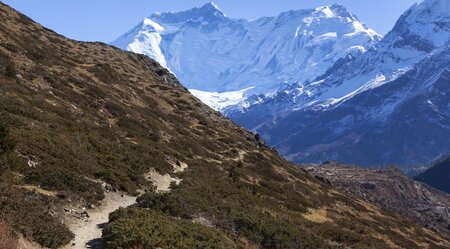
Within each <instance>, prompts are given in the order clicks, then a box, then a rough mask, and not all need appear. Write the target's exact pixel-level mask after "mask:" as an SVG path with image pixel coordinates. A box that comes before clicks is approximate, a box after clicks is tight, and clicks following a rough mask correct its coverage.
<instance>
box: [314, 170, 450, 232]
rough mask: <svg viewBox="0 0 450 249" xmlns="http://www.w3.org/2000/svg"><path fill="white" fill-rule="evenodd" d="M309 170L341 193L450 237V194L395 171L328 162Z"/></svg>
mask: <svg viewBox="0 0 450 249" xmlns="http://www.w3.org/2000/svg"><path fill="white" fill-rule="evenodd" d="M306 170H307V171H308V172H309V173H311V174H312V175H314V176H316V177H317V178H321V179H326V180H327V181H329V182H331V184H332V185H333V186H334V187H337V188H338V189H340V190H342V191H345V192H347V193H349V194H352V195H355V196H358V197H359V198H362V199H364V200H365V201H368V202H370V203H372V204H374V205H377V206H380V207H383V208H386V209H387V210H390V211H392V212H394V213H396V214H398V215H400V216H402V217H405V218H407V219H409V220H411V221H413V222H419V223H421V224H423V225H425V226H428V227H430V228H433V229H436V230H438V231H440V232H441V233H443V234H446V235H447V236H450V231H448V228H449V227H448V224H449V222H450V216H449V214H450V195H448V194H446V193H443V192H441V191H439V190H436V189H434V188H432V187H429V186H428V185H426V184H424V183H420V182H416V181H414V180H413V179H411V178H409V177H407V176H405V175H403V174H402V173H401V172H400V171H399V170H397V169H395V168H382V169H363V168H359V167H356V166H350V165H342V164H339V163H335V162H329V163H326V164H323V165H318V166H307V167H306Z"/></svg>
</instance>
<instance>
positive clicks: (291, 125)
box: [224, 0, 450, 166]
mask: <svg viewBox="0 0 450 249" xmlns="http://www.w3.org/2000/svg"><path fill="white" fill-rule="evenodd" d="M449 13H450V3H449V2H448V1H447V0H425V1H423V2H422V3H420V4H416V5H414V6H412V7H411V8H410V9H409V10H408V11H406V12H405V14H403V15H402V17H400V19H399V20H398V22H397V23H396V25H395V27H394V28H393V30H392V31H391V32H389V33H388V34H387V35H386V36H385V37H384V38H383V39H382V40H381V41H380V42H379V43H378V44H377V45H375V46H374V47H373V48H372V49H370V50H369V51H367V52H366V53H364V54H362V55H361V56H358V57H355V58H352V57H347V58H346V59H344V60H341V61H339V62H338V63H336V64H335V65H334V66H333V67H332V68H331V69H330V70H328V72H327V73H326V74H324V75H323V76H321V77H319V78H317V79H316V80H315V81H313V82H310V83H306V84H293V85H290V86H288V87H286V88H285V89H282V90H281V91H279V92H278V93H276V94H274V95H273V96H271V97H266V98H262V99H259V101H258V102H257V103H256V104H254V105H250V106H249V107H248V108H246V109H243V110H242V109H233V108H231V109H228V110H224V112H225V113H227V115H228V116H229V117H231V118H232V119H233V120H235V121H237V122H238V123H239V124H241V125H243V126H244V127H247V128H249V129H251V130H254V131H257V132H258V133H260V134H261V135H262V136H263V137H264V138H265V139H267V141H268V142H269V144H271V145H273V146H275V147H276V148H277V149H279V150H280V152H281V153H282V154H283V155H285V156H287V158H289V159H291V160H293V161H296V162H322V161H326V160H338V161H344V162H349V163H354V164H360V165H364V166H375V165H385V164H401V165H413V164H420V163H427V162H430V161H432V160H433V159H435V158H436V157H438V156H439V155H441V154H442V153H445V152H448V151H449V150H450V142H449V141H450V123H449V120H450V119H449V117H450V110H449V107H448V102H449V101H450V99H449V97H448V96H449V95H448V94H449V88H448V83H449V81H450V78H449V76H450V68H449V63H450V57H449V56H448V55H449V51H450V48H449V43H448V41H449V40H450V14H449Z"/></svg>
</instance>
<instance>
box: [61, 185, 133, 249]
mask: <svg viewBox="0 0 450 249" xmlns="http://www.w3.org/2000/svg"><path fill="white" fill-rule="evenodd" d="M134 203H136V197H133V196H129V195H125V194H122V193H105V199H104V201H103V202H102V205H101V206H100V207H99V208H98V209H94V210H88V214H89V218H88V219H75V218H74V219H71V220H70V221H68V222H67V226H68V227H69V229H70V230H71V231H72V232H73V233H74V234H75V239H73V240H72V241H71V242H70V243H69V245H67V246H66V247H64V249H85V248H91V249H101V248H103V245H102V242H101V237H102V229H103V227H104V225H105V224H106V223H107V222H108V217H109V214H110V213H112V212H114V211H116V210H117V209H119V208H121V207H128V206H131V205H133V204H134Z"/></svg>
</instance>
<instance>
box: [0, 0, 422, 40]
mask: <svg viewBox="0 0 450 249" xmlns="http://www.w3.org/2000/svg"><path fill="white" fill-rule="evenodd" d="M1 1H3V2H4V3H6V4H8V5H10V6H12V7H14V8H15V9H17V10H19V11H21V12H22V13H24V14H26V15H28V16H29V17H31V18H33V19H34V20H35V21H38V22H39V23H41V24H43V25H44V26H46V27H48V28H50V29H53V30H55V31H56V32H58V33H61V34H63V35H65V36H68V37H70V38H73V39H77V40H84V41H103V42H111V41H112V40H114V39H115V38H117V37H119V36H120V35H122V34H123V33H125V32H126V31H128V30H129V29H131V28H132V27H134V26H135V25H136V24H137V23H138V22H140V21H141V20H142V19H143V18H144V17H147V16H149V15H150V14H152V13H154V12H164V11H179V10H186V9H190V8H192V7H195V6H201V5H203V4H204V3H207V2H210V1H207V0H127V1H124V0H39V1H37V0H36V1H35V0H33V1H28V0H1ZM214 2H215V3H216V4H217V5H219V7H220V8H221V9H222V10H223V12H224V13H225V14H227V16H229V17H234V18H247V19H256V18H258V17H261V16H274V15H277V14H279V13H280V12H283V11H286V10H292V9H303V8H315V7H317V6H323V5H331V4H333V3H340V4H342V5H344V6H346V7H347V8H348V9H349V10H350V11H351V12H353V13H354V14H356V15H357V16H358V17H359V18H360V19H361V20H362V21H363V22H364V23H366V24H367V25H368V26H369V27H371V28H373V29H375V30H376V31H377V32H379V33H381V34H385V33H386V32H388V31H389V30H390V29H391V28H392V26H393V25H394V24H395V21H396V20H397V18H398V17H399V16H400V15H401V14H402V13H403V12H404V11H405V10H407V9H408V8H409V7H410V6H411V5H413V4H414V3H416V2H420V1H419V0H216V1H214Z"/></svg>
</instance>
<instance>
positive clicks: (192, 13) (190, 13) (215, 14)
mask: <svg viewBox="0 0 450 249" xmlns="http://www.w3.org/2000/svg"><path fill="white" fill-rule="evenodd" d="M224 17H225V14H224V13H223V12H222V10H220V8H219V6H217V4H215V3H214V2H209V3H206V4H205V5H203V6H201V7H195V8H192V9H190V10H186V11H179V12H175V11H171V12H164V13H154V14H153V15H151V16H150V19H152V20H156V21H158V22H163V23H181V22H186V21H188V20H198V19H200V18H202V19H209V20H211V19H222V18H224Z"/></svg>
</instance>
